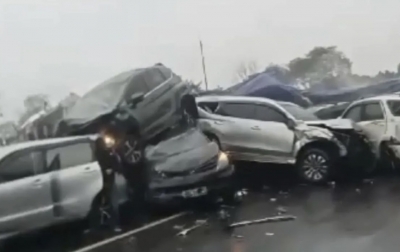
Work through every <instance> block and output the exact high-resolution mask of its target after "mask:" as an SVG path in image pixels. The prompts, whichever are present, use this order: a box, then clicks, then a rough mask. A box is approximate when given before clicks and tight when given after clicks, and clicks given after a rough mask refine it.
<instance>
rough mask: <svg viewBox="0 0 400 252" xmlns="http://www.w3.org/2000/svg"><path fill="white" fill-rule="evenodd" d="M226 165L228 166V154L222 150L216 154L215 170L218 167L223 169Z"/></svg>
mask: <svg viewBox="0 0 400 252" xmlns="http://www.w3.org/2000/svg"><path fill="white" fill-rule="evenodd" d="M227 166H229V158H228V155H226V153H224V152H222V151H221V152H220V153H219V156H218V164H217V170H219V169H224V168H226V167H227Z"/></svg>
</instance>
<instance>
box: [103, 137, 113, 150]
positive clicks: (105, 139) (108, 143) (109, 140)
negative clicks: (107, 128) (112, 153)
mask: <svg viewBox="0 0 400 252" xmlns="http://www.w3.org/2000/svg"><path fill="white" fill-rule="evenodd" d="M103 142H104V144H105V145H106V147H107V148H111V147H113V146H114V145H115V143H116V141H115V138H114V137H112V136H110V135H104V136H103Z"/></svg>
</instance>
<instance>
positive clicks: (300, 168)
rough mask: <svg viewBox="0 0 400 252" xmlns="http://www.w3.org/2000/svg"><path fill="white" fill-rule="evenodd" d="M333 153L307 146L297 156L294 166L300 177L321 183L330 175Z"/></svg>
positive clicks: (313, 182) (307, 180)
mask: <svg viewBox="0 0 400 252" xmlns="http://www.w3.org/2000/svg"><path fill="white" fill-rule="evenodd" d="M333 160H334V158H333V155H332V154H331V153H329V152H328V151H325V150H322V149H318V148H309V149H306V150H304V151H303V152H302V153H301V154H300V156H299V157H298V160H297V164H296V168H297V173H298V175H299V176H300V178H301V179H302V180H303V181H305V182H308V183H312V184H321V183H324V182H326V181H327V180H328V179H329V178H330V177H331V175H332V170H333Z"/></svg>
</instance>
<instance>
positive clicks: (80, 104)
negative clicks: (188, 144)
mask: <svg viewBox="0 0 400 252" xmlns="http://www.w3.org/2000/svg"><path fill="white" fill-rule="evenodd" d="M190 90H191V86H190V84H189V83H187V82H185V81H183V80H182V79H181V78H180V77H179V76H178V75H176V74H175V73H174V72H172V70H171V69H169V68H167V67H165V66H164V65H162V64H156V65H154V66H151V67H147V68H141V69H134V70H131V71H127V72H123V73H121V74H119V75H117V76H115V77H113V78H111V79H109V80H107V81H105V82H103V83H101V84H99V85H98V86H96V87H95V88H93V89H92V90H90V91H89V92H88V93H86V94H85V95H84V96H83V97H82V98H81V99H79V100H78V101H77V102H76V104H75V105H74V106H73V107H72V108H70V110H69V111H68V112H67V113H66V115H65V116H64V119H63V120H62V121H61V122H60V123H59V124H58V127H57V136H65V135H84V134H94V133H100V132H106V134H103V135H107V136H109V137H107V138H106V139H104V140H105V141H106V144H107V145H109V146H111V145H113V146H118V148H117V149H118V152H119V154H120V155H121V157H122V159H123V161H124V162H126V163H127V164H130V165H135V164H138V163H140V162H141V161H142V160H143V154H144V153H143V149H144V147H145V145H146V144H147V143H148V142H149V141H151V140H152V139H153V138H155V137H156V136H157V135H159V134H160V133H162V132H163V131H165V130H166V129H168V128H170V127H171V126H173V125H175V124H176V123H177V122H178V121H179V120H181V119H182V117H183V116H184V115H185V113H184V112H183V109H182V105H181V104H182V102H181V101H182V97H183V96H184V95H186V94H188V93H189V92H190Z"/></svg>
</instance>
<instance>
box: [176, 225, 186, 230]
mask: <svg viewBox="0 0 400 252" xmlns="http://www.w3.org/2000/svg"><path fill="white" fill-rule="evenodd" d="M184 228H185V226H184V225H175V226H174V229H175V230H182V229H184Z"/></svg>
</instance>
